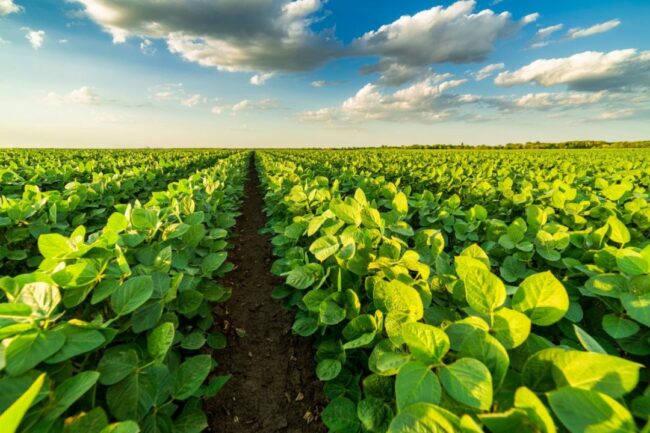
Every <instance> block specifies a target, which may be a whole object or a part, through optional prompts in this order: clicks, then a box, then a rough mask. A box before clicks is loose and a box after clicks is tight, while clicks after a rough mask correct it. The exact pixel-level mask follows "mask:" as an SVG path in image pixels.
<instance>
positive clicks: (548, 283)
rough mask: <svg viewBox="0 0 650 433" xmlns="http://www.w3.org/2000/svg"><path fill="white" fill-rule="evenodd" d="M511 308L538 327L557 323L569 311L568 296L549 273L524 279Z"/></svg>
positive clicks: (513, 298) (559, 283)
mask: <svg viewBox="0 0 650 433" xmlns="http://www.w3.org/2000/svg"><path fill="white" fill-rule="evenodd" d="M512 308H513V309H514V310H516V311H519V312H522V313H524V314H525V315H527V316H528V317H529V318H530V320H531V321H532V322H533V323H534V324H535V325H539V326H549V325H552V324H553V323H555V322H557V321H559V320H560V319H561V318H562V317H564V315H565V314H566V312H567V311H568V310H569V295H568V294H567V292H566V289H565V288H564V286H563V285H562V283H561V282H560V281H558V280H557V278H555V276H553V274H551V273H550V272H542V273H539V274H535V275H531V276H530V277H528V278H526V279H525V280H524V281H523V282H522V283H521V284H520V285H519V288H518V289H517V291H516V292H515V294H514V296H513V297H512Z"/></svg>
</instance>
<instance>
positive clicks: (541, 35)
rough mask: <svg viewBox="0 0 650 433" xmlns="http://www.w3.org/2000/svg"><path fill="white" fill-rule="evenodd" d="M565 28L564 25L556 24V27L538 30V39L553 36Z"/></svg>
mask: <svg viewBox="0 0 650 433" xmlns="http://www.w3.org/2000/svg"><path fill="white" fill-rule="evenodd" d="M563 27H564V24H556V25H554V26H548V27H544V28H541V29H539V30H537V37H538V38H540V39H545V38H548V37H549V36H551V35H552V34H553V33H555V32H559V31H560V30H562V28H563Z"/></svg>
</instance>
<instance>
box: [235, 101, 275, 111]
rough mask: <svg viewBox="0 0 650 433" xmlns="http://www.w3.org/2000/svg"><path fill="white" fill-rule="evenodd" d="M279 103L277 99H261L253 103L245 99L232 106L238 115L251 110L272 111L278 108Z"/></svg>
mask: <svg viewBox="0 0 650 433" xmlns="http://www.w3.org/2000/svg"><path fill="white" fill-rule="evenodd" d="M278 107H279V105H278V101H276V100H275V99H268V98H267V99H261V100H259V101H251V100H249V99H245V100H243V101H240V102H238V103H236V104H235V105H233V106H232V111H234V112H236V113H238V112H241V111H251V110H270V109H273V108H278Z"/></svg>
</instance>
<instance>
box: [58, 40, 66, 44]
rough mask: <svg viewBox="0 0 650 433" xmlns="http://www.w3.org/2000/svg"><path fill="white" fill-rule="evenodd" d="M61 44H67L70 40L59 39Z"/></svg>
mask: <svg viewBox="0 0 650 433" xmlns="http://www.w3.org/2000/svg"><path fill="white" fill-rule="evenodd" d="M59 43H60V44H67V43H68V40H67V39H59Z"/></svg>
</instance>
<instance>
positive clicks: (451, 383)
mask: <svg viewBox="0 0 650 433" xmlns="http://www.w3.org/2000/svg"><path fill="white" fill-rule="evenodd" d="M439 375H440V382H442V387H443V388H444V390H445V391H446V392H447V393H448V394H449V395H450V396H451V397H452V398H453V399H454V400H456V401H458V402H459V403H463V404H465V405H467V406H469V407H473V408H476V409H480V410H488V409H489V408H490V406H491V405H492V376H491V375H490V371H489V370H488V368H487V367H486V366H485V365H484V364H483V363H481V362H480V361H477V360H476V359H473V358H461V359H459V360H457V361H456V362H454V363H453V364H450V365H446V366H444V367H442V368H441V369H440V372H439Z"/></svg>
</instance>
